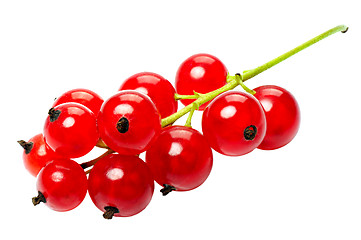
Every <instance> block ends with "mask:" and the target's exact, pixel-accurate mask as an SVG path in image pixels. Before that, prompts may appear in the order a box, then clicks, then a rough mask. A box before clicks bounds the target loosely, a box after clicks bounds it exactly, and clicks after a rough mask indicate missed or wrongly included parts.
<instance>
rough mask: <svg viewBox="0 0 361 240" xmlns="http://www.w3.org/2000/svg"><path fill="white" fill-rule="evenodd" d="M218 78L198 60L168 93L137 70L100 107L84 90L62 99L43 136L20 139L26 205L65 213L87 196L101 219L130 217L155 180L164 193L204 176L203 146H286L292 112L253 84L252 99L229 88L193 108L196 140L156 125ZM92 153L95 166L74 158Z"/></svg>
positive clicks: (220, 77) (232, 150)
mask: <svg viewBox="0 0 361 240" xmlns="http://www.w3.org/2000/svg"><path fill="white" fill-rule="evenodd" d="M227 74H228V71H227V69H226V67H225V66H224V64H223V63H222V62H221V61H220V60H219V59H218V58H216V57H214V56H212V55H209V54H197V55H194V56H191V57H190V58H188V59H187V60H185V61H184V62H183V63H182V64H181V65H180V67H179V69H178V71H177V74H176V79H175V86H176V89H174V88H173V86H172V84H171V83H170V82H169V81H168V80H166V79H165V78H163V77H162V76H160V75H158V74H155V73H150V72H142V73H138V74H135V75H133V76H131V77H129V78H128V79H126V80H125V81H124V82H123V84H122V85H121V87H120V88H119V90H118V92H116V93H115V94H114V95H113V96H111V97H109V98H108V99H107V100H105V101H103V99H102V98H101V97H100V96H99V95H98V94H96V93H94V92H92V91H90V90H86V89H74V90H71V91H68V92H66V93H64V94H63V95H62V96H60V97H59V98H58V99H56V101H55V102H54V104H53V106H51V108H50V110H49V111H48V116H47V117H46V119H45V124H44V130H43V133H42V134H38V135H36V136H35V137H33V138H31V139H30V140H29V141H28V142H25V141H19V143H20V144H21V146H22V147H23V148H24V154H23V159H24V164H25V167H26V168H27V169H28V170H29V172H30V173H31V174H32V175H34V176H37V190H38V196H37V197H34V198H33V203H34V205H37V204H39V203H40V202H44V203H45V204H46V205H47V206H49V207H50V208H51V209H53V210H56V211H68V210H71V209H73V208H75V207H76V206H78V205H79V204H80V203H81V202H82V201H83V199H84V197H85V195H86V193H87V192H88V193H89V196H90V197H91V199H92V201H93V202H94V204H95V205H96V206H97V207H98V208H99V209H100V210H101V211H103V212H104V215H103V216H104V217H105V218H107V219H110V218H112V217H113V216H119V217H127V216H132V215H135V214H137V213H139V212H141V211H142V210H143V209H145V208H146V206H147V205H148V204H149V202H150V201H151V198H152V196H153V191H154V181H156V182H157V183H158V184H159V185H161V186H163V189H162V190H161V191H162V193H163V195H167V194H168V193H169V192H171V191H188V190H192V189H195V188H197V187H199V186H200V185H201V184H202V183H203V182H204V181H205V180H206V179H207V177H208V176H209V174H210V172H211V169H212V165H213V155H212V149H214V150H215V151H217V152H219V153H221V154H224V155H227V156H241V155H244V154H247V153H249V152H251V151H252V150H254V149H255V148H259V149H276V148H280V147H282V146H284V145H286V144H287V143H289V142H290V141H291V140H292V139H293V138H294V136H295V135H296V133H297V130H298V128H299V123H300V113H299V108H298V105H297V102H296V100H295V99H294V97H293V96H292V95H291V94H290V93H289V92H288V91H286V90H285V89H283V88H280V87H277V86H261V87H258V88H256V89H254V90H255V91H256V94H255V95H254V96H252V95H251V94H249V93H245V92H243V91H228V92H224V93H222V94H220V95H218V96H217V97H216V98H214V99H213V100H212V101H208V102H205V103H204V104H202V105H201V106H200V107H199V110H204V112H203V118H202V132H203V134H202V133H201V132H199V131H197V130H195V129H193V128H191V127H189V126H162V119H164V118H166V117H169V116H171V115H172V114H176V112H177V108H178V104H177V101H176V99H175V94H176V93H177V95H178V96H181V95H193V94H195V93H198V94H207V93H208V92H211V91H213V90H216V89H218V88H220V87H223V86H224V85H225V84H227ZM181 101H182V103H184V104H191V103H192V102H193V101H194V100H192V99H181ZM95 146H99V147H104V148H107V149H108V150H107V152H106V153H105V154H104V155H103V156H101V157H99V158H97V159H95V160H94V161H90V162H87V163H83V164H79V163H77V162H76V161H75V160H74V159H76V158H79V157H82V156H84V155H86V154H87V153H89V152H90V151H91V150H92V149H93V148H94V147H95ZM142 152H146V154H145V161H143V160H142V159H140V158H139V154H140V153H142ZM93 165H94V166H93ZM91 166H93V168H92V169H91V170H88V171H87V172H85V171H84V169H85V168H88V167H91ZM87 173H89V176H88V177H87V175H86V174H87Z"/></svg>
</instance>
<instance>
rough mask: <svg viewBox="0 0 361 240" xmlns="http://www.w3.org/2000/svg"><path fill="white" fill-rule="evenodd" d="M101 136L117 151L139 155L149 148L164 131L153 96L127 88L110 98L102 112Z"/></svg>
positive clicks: (100, 119) (100, 114)
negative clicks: (151, 98)
mask: <svg viewBox="0 0 361 240" xmlns="http://www.w3.org/2000/svg"><path fill="white" fill-rule="evenodd" d="M98 127H99V133H100V137H101V139H102V140H103V141H104V143H105V144H106V145H108V146H109V147H110V148H111V149H113V150H114V151H116V152H118V153H121V154H125V155H136V154H140V153H141V152H143V151H145V150H146V149H147V148H148V147H149V145H150V144H151V143H152V141H153V140H154V139H155V137H157V136H158V135H159V133H160V130H161V122H160V117H159V113H158V110H157V108H156V107H155V105H154V103H153V102H152V101H151V100H150V98H149V97H148V96H146V95H144V94H143V93H140V92H137V91H134V90H123V91H120V92H118V93H117V94H115V95H114V96H112V97H110V98H109V99H108V100H106V101H105V102H104V104H103V106H102V108H101V109H100V112H99V115H98Z"/></svg>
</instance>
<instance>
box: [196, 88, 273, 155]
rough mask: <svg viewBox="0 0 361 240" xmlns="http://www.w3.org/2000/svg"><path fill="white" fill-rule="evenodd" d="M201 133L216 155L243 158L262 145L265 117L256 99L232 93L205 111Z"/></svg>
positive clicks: (228, 93) (246, 94)
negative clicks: (217, 153)
mask: <svg viewBox="0 0 361 240" xmlns="http://www.w3.org/2000/svg"><path fill="white" fill-rule="evenodd" d="M202 131H203V134H204V136H205V137H206V139H207V140H208V142H209V144H210V145H211V147H212V148H213V149H214V150H216V151H217V152H219V153H221V154H224V155H227V156H241V155H244V154H247V153H249V152H251V151H252V150H254V149H255V148H256V147H258V145H259V144H260V143H261V142H262V140H263V138H264V136H265V133H266V117H265V114H264V111H263V109H262V106H261V104H260V103H259V102H258V100H257V99H256V98H255V97H253V96H252V95H250V94H248V93H245V92H238V91H229V92H225V93H223V94H221V95H219V96H218V97H216V98H215V99H214V100H213V101H212V102H211V103H210V104H209V105H208V106H207V108H206V109H205V110H204V112H203V118H202Z"/></svg>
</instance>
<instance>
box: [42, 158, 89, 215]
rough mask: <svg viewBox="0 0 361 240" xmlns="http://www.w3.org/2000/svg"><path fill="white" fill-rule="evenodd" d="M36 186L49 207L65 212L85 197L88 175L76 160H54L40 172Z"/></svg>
mask: <svg viewBox="0 0 361 240" xmlns="http://www.w3.org/2000/svg"><path fill="white" fill-rule="evenodd" d="M36 186H37V190H38V191H39V192H41V193H42V194H43V195H44V197H45V199H46V202H45V204H46V205H47V206H48V207H49V208H51V209H53V210H55V211H59V212H64V211H69V210H72V209H74V208H75V207H77V206H78V205H79V204H80V203H81V202H82V201H83V199H84V198H85V195H86V192H87V177H86V174H85V172H84V170H83V169H82V168H81V167H80V165H79V164H78V163H76V162H75V161H73V160H54V161H52V162H50V163H48V164H47V165H46V166H45V167H44V168H43V169H42V170H41V171H40V172H39V175H38V178H37V182H36Z"/></svg>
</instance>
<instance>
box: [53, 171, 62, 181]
mask: <svg viewBox="0 0 361 240" xmlns="http://www.w3.org/2000/svg"><path fill="white" fill-rule="evenodd" d="M63 178H64V174H63V173H62V172H54V173H53V174H51V180H53V182H60V181H61V180H62V179H63Z"/></svg>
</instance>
